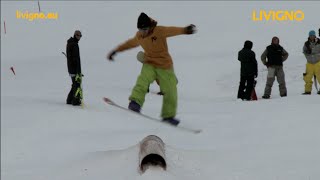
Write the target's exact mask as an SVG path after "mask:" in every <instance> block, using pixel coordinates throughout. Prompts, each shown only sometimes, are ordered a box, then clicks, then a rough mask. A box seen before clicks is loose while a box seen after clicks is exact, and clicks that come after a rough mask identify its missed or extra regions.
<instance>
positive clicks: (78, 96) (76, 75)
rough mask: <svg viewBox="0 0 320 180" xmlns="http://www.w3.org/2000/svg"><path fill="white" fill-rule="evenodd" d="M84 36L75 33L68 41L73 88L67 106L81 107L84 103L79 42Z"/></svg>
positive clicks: (67, 49)
mask: <svg viewBox="0 0 320 180" xmlns="http://www.w3.org/2000/svg"><path fill="white" fill-rule="evenodd" d="M81 37H82V34H81V32H80V31H79V30H76V31H75V32H74V35H73V37H70V38H69V40H68V41H67V48H66V52H67V63H68V72H69V75H70V77H71V81H72V86H71V90H70V92H69V94H68V97H67V104H72V105H74V106H79V105H81V103H82V102H81V101H82V89H81V82H82V76H83V75H82V73H81V62H80V51H79V45H78V42H79V41H80V39H81Z"/></svg>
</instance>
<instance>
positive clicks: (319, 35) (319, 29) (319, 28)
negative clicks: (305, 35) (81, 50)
mask: <svg viewBox="0 0 320 180" xmlns="http://www.w3.org/2000/svg"><path fill="white" fill-rule="evenodd" d="M319 36H320V28H319Z"/></svg>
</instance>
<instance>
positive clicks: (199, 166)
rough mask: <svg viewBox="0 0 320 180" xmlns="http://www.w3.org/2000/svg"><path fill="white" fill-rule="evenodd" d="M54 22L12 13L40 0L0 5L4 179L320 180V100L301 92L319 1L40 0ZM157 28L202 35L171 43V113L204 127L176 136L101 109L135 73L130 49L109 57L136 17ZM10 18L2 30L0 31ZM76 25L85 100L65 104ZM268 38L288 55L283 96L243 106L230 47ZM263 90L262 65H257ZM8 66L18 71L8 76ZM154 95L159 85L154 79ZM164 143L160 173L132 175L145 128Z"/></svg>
mask: <svg viewBox="0 0 320 180" xmlns="http://www.w3.org/2000/svg"><path fill="white" fill-rule="evenodd" d="M40 4H41V9H42V10H43V11H44V12H58V13H59V19H58V20H34V21H32V22H29V21H27V20H23V19H16V17H15V13H16V10H20V11H26V10H28V11H32V12H37V10H38V7H37V2H36V1H34V2H33V1H27V2H9V1H5V2H3V1H1V179H5V180H20V179H24V180H38V179H39V180H40V179H47V180H51V179H52V180H53V179H59V180H62V179H63V180H80V179H95V180H98V179H114V180H116V179H119V180H123V179H139V180H141V179H142V180H145V179H155V180H158V179H219V180H317V179H319V178H320V156H319V152H320V141H319V138H320V131H319V127H320V122H319V117H318V115H317V113H318V112H319V102H320V97H319V95H316V94H315V92H313V93H314V94H313V95H311V96H301V95H300V94H301V93H302V92H303V90H304V82H303V80H302V73H303V72H304V68H305V58H304V56H303V54H302V53H301V50H302V46H303V43H304V41H305V40H306V37H307V33H308V31H309V30H311V29H318V28H319V22H318V21H317V20H316V17H317V16H318V15H319V13H318V7H319V6H320V2H316V1H314V2H312V1H310V2H289V1H284V2H179V1H176V2H160V1H159V2H138V1H137V2H111V1H110V2H109V1H106V2H103V1H98V2H84V1H81V2H76V1H66V2H64V1H58V2H46V1H43V2H42V1H41V2H40ZM254 9H256V10H259V9H266V10H269V9H289V10H297V9H301V10H302V11H303V12H304V13H305V19H304V20H303V21H302V22H253V21H252V20H251V19H250V18H251V12H252V10H254ZM142 11H143V12H146V13H147V14H148V15H150V16H151V17H153V18H154V19H156V20H157V21H158V23H159V24H160V25H173V26H185V25H188V24H190V23H193V24H195V25H197V27H198V33H197V34H195V35H190V36H178V37H174V38H171V39H169V40H168V44H169V49H170V52H171V55H172V57H173V59H174V65H175V71H176V74H177V76H178V79H179V84H178V88H179V89H178V91H179V108H178V117H179V118H180V119H181V120H182V124H184V125H186V126H190V127H195V128H201V129H203V132H202V133H201V134H198V135H194V134H191V133H186V132H184V131H179V130H177V129H175V128H172V127H168V126H163V125H162V124H159V123H154V122H152V121H148V120H145V119H142V118H140V117H138V116H134V115H132V114H128V113H126V112H123V111H121V110H118V109H115V108H113V107H110V106H107V105H106V104H104V103H103V101H102V97H103V96H108V97H111V98H112V99H114V100H115V101H116V102H118V103H119V104H121V105H123V106H127V104H128V96H129V95H130V92H131V89H132V87H133V85H134V84H135V81H136V78H137V75H138V74H139V72H140V69H141V64H140V63H139V62H138V61H136V59H135V56H136V53H137V52H138V51H139V50H141V48H136V49H133V50H129V51H127V52H124V53H121V54H118V55H117V56H116V57H115V59H116V61H115V62H109V61H107V60H106V59H105V56H106V54H107V53H108V52H109V51H110V50H111V49H112V48H114V47H115V46H116V45H118V44H119V43H121V42H123V41H125V40H126V39H128V38H130V37H131V36H133V35H134V33H135V31H136V20H137V17H138V15H139V14H140V12H142ZM4 21H5V22H6V28H7V33H6V34H4V32H3V26H2V25H3V22H4ZM75 29H80V30H81V31H82V33H83V37H82V39H81V41H80V42H79V46H80V53H81V60H82V69H83V74H84V75H85V77H84V80H83V81H84V82H83V88H84V98H85V99H84V100H85V104H86V107H85V109H81V108H79V107H72V106H68V105H66V104H65V99H66V96H67V93H68V91H69V88H70V83H71V82H70V79H69V77H68V74H67V67H66V60H65V57H64V56H63V55H62V54H61V52H62V51H65V45H66V40H67V39H68V38H69V37H70V36H71V35H72V33H73V31H74V30H75ZM273 36H278V37H280V43H281V44H282V45H283V46H284V48H285V49H286V50H287V51H288V52H289V54H290V55H289V59H288V60H287V61H286V62H285V67H284V70H285V73H286V81H287V88H288V97H286V98H280V96H279V91H278V85H277V82H275V84H274V87H273V92H272V99H271V100H259V101H256V102H239V101H237V100H236V93H237V88H238V81H239V70H240V64H239V62H238V61H237V52H238V51H239V50H240V49H241V48H242V46H243V42H244V41H245V40H247V39H250V40H252V41H253V43H254V46H253V50H254V51H255V52H256V54H257V59H258V60H259V57H260V55H261V53H262V52H263V50H264V48H265V47H266V46H267V45H269V44H270V41H271V38H272V37H273ZM258 63H259V77H258V79H257V80H258V84H257V88H256V91H257V94H258V97H261V96H262V93H263V90H264V84H265V81H266V75H267V72H266V68H265V67H263V65H262V63H261V62H260V60H259V61H258ZM11 66H13V67H14V69H15V71H16V76H14V75H13V74H12V72H11V71H10V67H11ZM151 89H152V90H154V91H157V90H158V87H157V85H156V84H153V85H152V86H151ZM161 103H162V99H161V97H159V96H155V95H151V94H148V95H147V97H146V103H145V105H144V107H143V112H144V113H146V114H148V115H151V116H154V117H158V116H159V115H160V109H161ZM150 134H154V135H157V136H159V137H160V138H161V139H162V140H163V141H164V142H165V143H166V145H167V146H166V150H167V161H168V162H167V164H168V169H167V171H163V170H161V169H157V168H153V169H149V170H147V171H146V172H145V174H142V175H141V174H139V172H138V144H139V142H140V141H141V140H142V139H143V138H144V137H146V136H147V135H150Z"/></svg>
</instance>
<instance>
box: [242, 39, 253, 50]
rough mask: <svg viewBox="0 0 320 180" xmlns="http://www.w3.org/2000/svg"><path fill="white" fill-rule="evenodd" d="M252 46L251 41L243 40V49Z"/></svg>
mask: <svg viewBox="0 0 320 180" xmlns="http://www.w3.org/2000/svg"><path fill="white" fill-rule="evenodd" d="M252 46H253V43H252V42H251V41H246V42H244V46H243V47H244V48H245V49H251V48H252Z"/></svg>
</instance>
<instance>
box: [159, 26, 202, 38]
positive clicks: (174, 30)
mask: <svg viewBox="0 0 320 180" xmlns="http://www.w3.org/2000/svg"><path fill="white" fill-rule="evenodd" d="M195 32H196V26H195V25H193V24H191V25H189V26H186V27H172V26H171V27H164V36H165V37H172V36H177V35H181V34H194V33H195Z"/></svg>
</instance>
